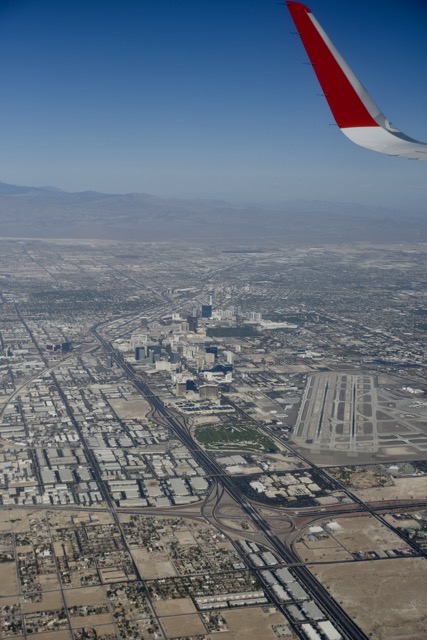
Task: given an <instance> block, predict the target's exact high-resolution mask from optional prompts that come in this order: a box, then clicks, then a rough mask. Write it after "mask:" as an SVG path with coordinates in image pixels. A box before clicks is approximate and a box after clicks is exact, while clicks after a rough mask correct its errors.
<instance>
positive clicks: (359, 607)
mask: <svg viewBox="0 0 427 640" xmlns="http://www.w3.org/2000/svg"><path fill="white" fill-rule="evenodd" d="M311 570H312V571H313V573H314V575H315V576H316V577H317V578H319V580H320V581H321V582H322V584H324V585H325V586H326V587H327V588H328V590H330V591H331V594H332V595H333V596H334V597H335V598H336V599H337V600H338V602H340V603H341V604H342V606H343V608H344V609H345V610H346V611H347V612H348V613H349V614H350V615H351V616H352V617H353V618H354V619H355V621H356V622H357V623H358V624H359V625H360V627H361V628H362V629H363V631H364V632H365V633H366V634H369V636H370V638H372V640H425V638H426V628H427V590H426V589H425V585H426V582H427V561H426V560H424V559H423V558H404V559H399V560H395V559H390V560H384V561H377V562H375V561H373V562H351V563H349V564H344V565H334V566H332V565H329V566H319V565H317V566H314V567H311ZM222 640H225V638H222Z"/></svg>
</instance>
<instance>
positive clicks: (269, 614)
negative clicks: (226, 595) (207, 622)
mask: <svg viewBox="0 0 427 640" xmlns="http://www.w3.org/2000/svg"><path fill="white" fill-rule="evenodd" d="M221 615H222V616H223V617H224V618H225V620H226V622H227V625H228V628H229V629H230V631H225V632H224V633H221V634H217V633H212V634H209V636H208V638H209V639H211V640H216V639H217V638H220V640H261V638H262V640H277V635H276V634H275V632H274V631H273V629H272V625H276V624H285V625H287V620H286V619H285V617H284V616H283V615H282V614H281V613H279V612H278V611H276V609H275V608H274V607H254V608H252V607H251V608H250V609H234V610H229V611H221ZM295 637H296V636H294V635H290V636H286V640H290V639H291V638H295Z"/></svg>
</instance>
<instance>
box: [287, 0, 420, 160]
mask: <svg viewBox="0 0 427 640" xmlns="http://www.w3.org/2000/svg"><path fill="white" fill-rule="evenodd" d="M286 4H287V5H288V9H289V11H290V13H291V16H292V18H293V21H294V22H295V26H296V28H297V31H298V34H299V35H300V37H301V40H302V43H303V45H304V47H305V50H306V52H307V55H308V57H309V59H310V62H311V64H312V66H313V69H314V71H315V73H316V76H317V79H318V80H319V83H320V86H321V87H322V90H323V93H324V94H325V97H326V100H327V101H328V104H329V107H330V109H331V111H332V114H333V116H334V118H335V121H336V123H337V125H338V126H339V128H340V129H341V131H342V132H343V133H344V134H345V135H346V136H347V137H348V138H350V140H351V141H352V142H355V143H356V144H358V145H360V146H361V147H365V148H366V149H372V150H373V151H379V152H380V153H387V154H389V155H392V156H402V157H404V158H410V159H412V160H425V161H427V144H425V143H423V142H418V140H414V139H413V138H410V137H409V136H407V135H406V134H404V133H403V132H402V131H399V129H396V128H395V127H394V126H393V125H392V124H391V122H390V121H389V120H388V119H387V118H386V116H385V115H384V114H383V113H382V112H381V110H380V108H379V107H378V106H377V105H376V104H375V102H374V101H373V100H372V98H371V96H370V95H369V94H368V92H367V91H366V89H365V87H364V86H363V85H362V84H361V83H360V82H359V80H358V79H357V78H356V76H355V75H354V73H353V71H352V70H351V69H350V67H349V66H348V64H347V63H346V62H345V60H344V59H343V58H342V56H341V55H340V53H339V52H338V51H337V49H336V48H335V46H334V45H333V44H332V42H331V41H330V39H329V38H328V36H327V35H326V33H325V32H324V30H323V29H322V27H321V26H320V24H319V23H318V21H317V20H316V18H315V17H314V16H313V14H312V13H311V11H310V9H309V8H308V7H306V6H305V5H303V4H301V3H300V2H291V1H288V2H286Z"/></svg>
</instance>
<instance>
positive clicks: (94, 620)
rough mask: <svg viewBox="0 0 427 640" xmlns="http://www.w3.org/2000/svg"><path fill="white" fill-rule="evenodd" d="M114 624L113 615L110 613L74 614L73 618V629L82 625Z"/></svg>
mask: <svg viewBox="0 0 427 640" xmlns="http://www.w3.org/2000/svg"><path fill="white" fill-rule="evenodd" d="M106 624H112V617H111V615H110V614H109V613H99V614H97V615H90V616H74V617H73V618H71V626H72V628H73V629H80V628H81V627H98V626H99V625H106Z"/></svg>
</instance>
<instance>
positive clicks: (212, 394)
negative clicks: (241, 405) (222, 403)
mask: <svg viewBox="0 0 427 640" xmlns="http://www.w3.org/2000/svg"><path fill="white" fill-rule="evenodd" d="M199 394H200V398H206V399H210V400H214V399H216V398H218V386H217V385H216V384H201V385H200V387H199Z"/></svg>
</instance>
